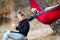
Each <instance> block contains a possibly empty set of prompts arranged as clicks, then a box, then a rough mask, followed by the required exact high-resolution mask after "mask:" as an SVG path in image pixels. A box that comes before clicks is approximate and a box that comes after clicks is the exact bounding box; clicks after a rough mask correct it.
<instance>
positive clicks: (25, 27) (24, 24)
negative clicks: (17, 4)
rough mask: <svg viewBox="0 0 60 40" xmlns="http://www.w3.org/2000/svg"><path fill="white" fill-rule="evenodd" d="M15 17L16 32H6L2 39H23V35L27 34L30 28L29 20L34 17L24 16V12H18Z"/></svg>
mask: <svg viewBox="0 0 60 40" xmlns="http://www.w3.org/2000/svg"><path fill="white" fill-rule="evenodd" d="M17 17H18V19H19V23H18V26H17V27H16V30H17V31H18V32H14V31H9V32H6V33H5V34H4V36H3V39H2V40H8V38H11V39H14V40H24V39H25V37H26V36H27V34H28V32H29V28H30V25H29V21H31V20H32V19H34V17H32V16H31V17H29V18H25V16H24V14H23V13H21V12H19V13H18V15H17Z"/></svg>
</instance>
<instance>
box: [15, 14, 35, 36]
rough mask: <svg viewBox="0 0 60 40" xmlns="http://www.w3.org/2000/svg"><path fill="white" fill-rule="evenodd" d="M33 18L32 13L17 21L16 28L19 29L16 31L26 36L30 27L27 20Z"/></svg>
mask: <svg viewBox="0 0 60 40" xmlns="http://www.w3.org/2000/svg"><path fill="white" fill-rule="evenodd" d="M34 18H35V15H32V16H30V17H29V18H26V19H24V20H22V21H19V23H18V26H17V27H16V30H18V31H19V32H18V33H20V34H23V35H24V36H27V34H28V32H29V29H30V24H29V21H31V20H33V19H34Z"/></svg>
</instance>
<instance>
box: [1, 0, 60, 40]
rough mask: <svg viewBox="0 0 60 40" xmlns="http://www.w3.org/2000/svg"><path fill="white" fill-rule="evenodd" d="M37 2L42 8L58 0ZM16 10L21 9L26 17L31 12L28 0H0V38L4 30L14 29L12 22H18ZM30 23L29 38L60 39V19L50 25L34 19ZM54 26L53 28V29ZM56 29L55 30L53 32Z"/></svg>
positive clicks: (34, 39)
mask: <svg viewBox="0 0 60 40" xmlns="http://www.w3.org/2000/svg"><path fill="white" fill-rule="evenodd" d="M37 2H38V3H39V4H41V5H42V8H43V9H44V8H45V7H46V6H47V5H49V6H53V5H56V4H57V3H59V2H60V0H37ZM18 11H22V12H23V13H24V14H25V16H26V17H27V18H28V17H29V16H30V15H31V14H32V13H31V11H30V6H29V0H0V40H2V37H3V35H4V33H5V32H6V31H10V30H13V31H16V30H15V27H13V26H12V24H16V25H17V23H18V20H17V17H16V15H17V12H18ZM30 25H31V26H30V32H29V34H28V36H27V38H28V39H29V40H60V20H59V21H58V22H57V21H56V22H54V23H53V24H51V25H44V24H42V23H40V22H39V21H38V20H37V19H34V20H32V21H31V22H30ZM52 25H53V27H52ZM54 27H55V30H53V28H54ZM56 30H57V32H56V33H54V32H55V31H56ZM53 31H54V32H53ZM41 32H42V33H41ZM41 34H42V35H41ZM10 40H11V39H10Z"/></svg>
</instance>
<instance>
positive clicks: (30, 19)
mask: <svg viewBox="0 0 60 40" xmlns="http://www.w3.org/2000/svg"><path fill="white" fill-rule="evenodd" d="M35 16H36V15H35V14H32V15H31V16H30V17H28V18H27V19H28V21H32V20H33V19H34V18H35Z"/></svg>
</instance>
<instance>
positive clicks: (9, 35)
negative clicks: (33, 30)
mask: <svg viewBox="0 0 60 40" xmlns="http://www.w3.org/2000/svg"><path fill="white" fill-rule="evenodd" d="M8 38H12V39H14V40H24V39H25V36H24V35H22V34H20V33H11V32H6V33H5V35H4V37H3V39H2V40H8Z"/></svg>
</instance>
